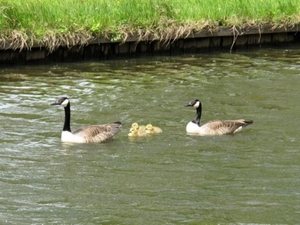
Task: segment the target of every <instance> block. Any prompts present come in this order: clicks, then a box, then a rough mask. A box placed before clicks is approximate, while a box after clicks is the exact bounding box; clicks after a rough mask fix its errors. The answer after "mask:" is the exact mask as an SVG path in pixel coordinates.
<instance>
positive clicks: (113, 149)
mask: <svg viewBox="0 0 300 225" xmlns="http://www.w3.org/2000/svg"><path fill="white" fill-rule="evenodd" d="M299 56H300V51H299V50H298V49H297V48H289V49H260V50H256V51H251V52H238V53H235V54H226V53H214V54H202V55H201V54H199V55H188V56H176V57H154V58H146V59H130V60H120V61H106V62H85V63H76V64H57V65H47V66H24V67H17V68H8V69H3V70H2V71H1V73H0V89H1V91H0V99H1V100H0V120H1V126H0V129H1V132H0V143H1V148H0V155H1V157H0V162H1V163H0V165H1V166H0V174H1V176H0V177H1V178H0V182H1V190H2V197H1V200H0V201H1V206H0V209H1V211H0V212H1V213H0V215H1V217H0V221H1V222H2V223H11V224H22V223H25V224H27V223H28V224H33V223H37V224H40V223H58V224H62V223H67V224H166V223H167V224H183V223H185V224H205V223H221V224H232V223H254V224H256V223H257V224H259V223H267V224H274V223H276V224H278V223H281V224H289V223H297V222H298V218H299V216H298V214H297V213H296V212H297V211H299V210H298V209H299V206H298V203H299V199H298V198H299V197H298V196H299V191H298V187H299V185H300V180H299V178H298V177H299V170H300V166H299V163H298V162H299V159H300V154H299V151H298V148H299V147H298V146H299V141H298V136H299V129H297V125H296V124H297V121H296V118H297V117H298V112H299V104H298V102H299V101H298V96H299V94H300V93H299V92H300V91H299V86H300V72H299V71H300V70H299V69H300V61H299ZM61 95H68V96H69V97H70V99H71V108H72V121H71V127H72V128H73V129H76V128H78V127H80V126H84V125H87V124H97V123H107V122H113V121H122V122H123V123H124V127H123V130H122V132H120V133H119V134H118V135H117V136H116V137H115V139H114V141H112V142H108V143H102V144H79V145H74V144H71V145H70V144H64V143H61V142H60V132H61V129H62V126H63V120H64V113H63V109H62V108H61V107H52V106H50V103H51V102H53V101H54V100H55V99H56V98H57V97H58V96H61ZM195 98H199V99H201V101H202V103H203V114H202V121H203V122H204V121H208V120H212V119H240V118H244V119H253V120H254V124H253V125H251V126H249V127H247V128H245V129H244V130H243V131H242V132H240V133H237V134H235V135H227V136H221V137H198V136H187V135H186V133H185V125H186V124H187V123H188V122H189V121H190V120H191V119H192V118H193V117H194V114H195V112H194V110H193V109H191V108H185V107H183V106H184V105H185V104H186V103H187V102H189V101H190V100H193V99H195ZM133 122H138V123H139V124H143V125H145V124H147V123H152V124H154V125H156V126H159V127H161V128H162V130H163V133H162V134H160V135H155V136H151V137H144V138H128V136H127V133H128V131H129V128H130V126H131V124H132V123H133Z"/></svg>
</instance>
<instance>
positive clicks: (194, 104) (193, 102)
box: [185, 99, 201, 109]
mask: <svg viewBox="0 0 300 225" xmlns="http://www.w3.org/2000/svg"><path fill="white" fill-rule="evenodd" d="M200 104H201V102H200V100H198V99H196V100H193V101H190V102H189V103H188V104H187V105H185V107H189V106H190V107H194V108H196V109H197V108H198V107H199V106H200Z"/></svg>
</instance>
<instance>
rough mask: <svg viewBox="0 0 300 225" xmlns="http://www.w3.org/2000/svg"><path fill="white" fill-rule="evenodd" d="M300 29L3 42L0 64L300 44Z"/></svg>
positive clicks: (227, 29)
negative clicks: (57, 43) (59, 42)
mask: <svg viewBox="0 0 300 225" xmlns="http://www.w3.org/2000/svg"><path fill="white" fill-rule="evenodd" d="M299 30H300V28H299V27H298V26H293V27H276V28H273V27H271V26H265V27H257V26H250V27H245V28H238V27H218V28H215V29H203V30H201V31H195V32H190V33H188V34H185V35H184V36H181V37H177V36H176V35H169V36H168V38H163V39H160V38H159V37H155V36H151V35H147V36H141V35H130V36H127V37H126V39H124V40H119V41H111V40H110V39H109V38H104V37H103V38H100V37H99V38H94V39H93V40H89V41H88V42H83V41H80V40H79V42H77V43H76V42H71V43H73V44H71V45H68V46H58V47H56V48H55V49H51V50H50V49H48V48H46V47H45V46H43V45H42V44H39V43H33V44H32V45H31V46H29V45H25V46H24V45H23V46H18V45H17V44H16V43H13V42H9V41H5V42H3V41H2V42H1V41H0V64H1V65H18V64H29V63H30V64H31V63H49V62H50V63H51V62H74V61H84V60H107V59H116V58H124V57H138V56H149V55H160V54H168V55H175V54H188V53H200V52H207V51H218V50H222V51H224V50H225V51H228V52H232V51H234V50H236V49H239V48H248V47H264V46H278V45H282V44H286V43H300V34H299Z"/></svg>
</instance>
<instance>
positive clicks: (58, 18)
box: [0, 0, 300, 52]
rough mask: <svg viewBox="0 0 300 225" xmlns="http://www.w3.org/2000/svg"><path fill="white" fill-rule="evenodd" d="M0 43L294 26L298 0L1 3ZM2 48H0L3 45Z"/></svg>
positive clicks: (22, 45)
mask: <svg viewBox="0 0 300 225" xmlns="http://www.w3.org/2000/svg"><path fill="white" fill-rule="evenodd" d="M0 13H1V17H0V34H1V36H0V45H2V46H13V48H14V49H26V48H27V49H30V48H31V47H32V46H43V47H46V48H47V49H48V50H49V51H50V52H51V51H53V50H55V49H56V48H57V47H58V46H61V45H63V46H73V45H86V44H88V43H89V42H90V41H92V40H94V39H96V38H107V39H109V40H111V41H121V42H124V41H126V40H127V38H128V37H130V36H137V38H138V40H139V39H140V40H142V39H147V38H148V37H149V38H152V39H156V40H162V41H166V40H170V39H172V40H174V39H178V38H184V37H186V36H187V35H189V34H190V33H191V32H195V31H201V30H202V29H215V28H216V27H220V26H221V27H251V26H255V27H263V26H266V25H267V26H271V27H273V28H276V27H293V26H297V25H299V24H300V1H299V0H284V1H282V0H184V1H183V0H113V1H112V0H64V1H62V0H26V1H24V0H13V1H12V0H0ZM2 48H3V47H2Z"/></svg>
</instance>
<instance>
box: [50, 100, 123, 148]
mask: <svg viewBox="0 0 300 225" xmlns="http://www.w3.org/2000/svg"><path fill="white" fill-rule="evenodd" d="M51 105H61V106H63V107H64V109H65V122H64V126H63V130H62V132H61V141H62V142H70V143H100V142H105V141H108V140H110V139H112V138H113V137H114V136H115V134H116V133H118V132H119V131H120V130H121V127H122V124H121V123H120V122H115V123H108V124H102V125H91V126H86V127H82V128H79V129H78V130H76V131H74V132H71V127H70V120H71V106H70V100H69V99H68V98H67V97H61V98H60V99H58V100H57V101H56V102H54V103H52V104H51Z"/></svg>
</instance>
